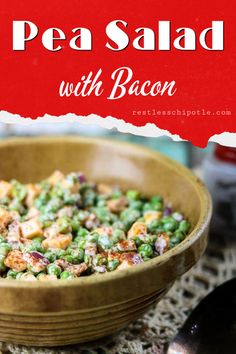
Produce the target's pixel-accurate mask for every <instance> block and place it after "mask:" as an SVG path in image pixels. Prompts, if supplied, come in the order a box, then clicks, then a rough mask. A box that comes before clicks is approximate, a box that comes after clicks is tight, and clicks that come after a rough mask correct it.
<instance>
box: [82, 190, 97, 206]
mask: <svg viewBox="0 0 236 354" xmlns="http://www.w3.org/2000/svg"><path fill="white" fill-rule="evenodd" d="M96 197H97V196H96V193H95V192H94V191H93V190H91V189H88V190H86V191H85V193H84V194H83V205H84V206H85V207H89V206H93V205H95V204H96Z"/></svg>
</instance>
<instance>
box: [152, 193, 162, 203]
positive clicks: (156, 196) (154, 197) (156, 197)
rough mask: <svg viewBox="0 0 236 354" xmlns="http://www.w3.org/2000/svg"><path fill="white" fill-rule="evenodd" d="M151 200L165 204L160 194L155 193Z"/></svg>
mask: <svg viewBox="0 0 236 354" xmlns="http://www.w3.org/2000/svg"><path fill="white" fill-rule="evenodd" d="M150 202H151V204H157V203H161V204H163V198H162V197H161V196H160V195H154V196H153V197H151V199H150Z"/></svg>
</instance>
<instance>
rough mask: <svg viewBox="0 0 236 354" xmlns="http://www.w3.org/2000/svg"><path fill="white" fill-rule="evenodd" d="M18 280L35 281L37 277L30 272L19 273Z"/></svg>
mask: <svg viewBox="0 0 236 354" xmlns="http://www.w3.org/2000/svg"><path fill="white" fill-rule="evenodd" d="M20 280H27V281H35V280H37V278H36V277H35V276H34V275H33V274H31V273H27V272H26V273H24V274H22V275H21V277H20Z"/></svg>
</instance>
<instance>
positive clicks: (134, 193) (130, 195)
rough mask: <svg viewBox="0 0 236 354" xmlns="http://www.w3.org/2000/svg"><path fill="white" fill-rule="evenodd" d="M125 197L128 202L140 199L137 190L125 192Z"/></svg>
mask: <svg viewBox="0 0 236 354" xmlns="http://www.w3.org/2000/svg"><path fill="white" fill-rule="evenodd" d="M126 197H127V198H128V199H130V200H138V199H139V198H140V193H139V191H137V190H134V189H130V190H128V191H127V192H126Z"/></svg>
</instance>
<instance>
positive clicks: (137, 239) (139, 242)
mask: <svg viewBox="0 0 236 354" xmlns="http://www.w3.org/2000/svg"><path fill="white" fill-rule="evenodd" d="M134 242H135V244H136V246H137V247H139V246H141V245H142V244H143V243H144V241H143V240H142V239H141V238H140V237H138V236H135V237H134Z"/></svg>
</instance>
